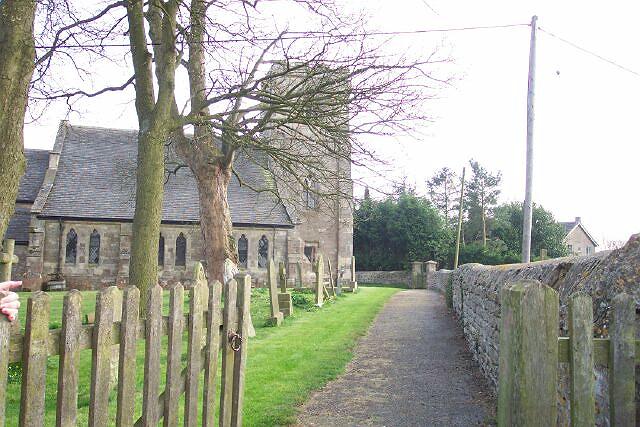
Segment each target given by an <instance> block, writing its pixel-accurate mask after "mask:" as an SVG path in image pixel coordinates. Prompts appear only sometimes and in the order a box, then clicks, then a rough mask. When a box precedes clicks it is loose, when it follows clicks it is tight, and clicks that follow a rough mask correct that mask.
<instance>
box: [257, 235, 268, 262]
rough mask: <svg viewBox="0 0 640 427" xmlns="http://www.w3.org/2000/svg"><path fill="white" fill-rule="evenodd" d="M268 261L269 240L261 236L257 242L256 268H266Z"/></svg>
mask: <svg viewBox="0 0 640 427" xmlns="http://www.w3.org/2000/svg"><path fill="white" fill-rule="evenodd" d="M268 259H269V240H268V239H267V236H265V235H263V236H262V237H261V238H260V241H259V242H258V267H260V268H267V260H268Z"/></svg>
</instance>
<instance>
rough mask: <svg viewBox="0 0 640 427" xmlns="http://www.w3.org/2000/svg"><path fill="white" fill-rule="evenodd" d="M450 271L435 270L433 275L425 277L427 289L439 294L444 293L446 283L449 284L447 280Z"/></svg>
mask: <svg viewBox="0 0 640 427" xmlns="http://www.w3.org/2000/svg"><path fill="white" fill-rule="evenodd" d="M451 273H452V271H451V270H445V269H442V270H437V271H434V272H433V273H431V274H429V275H427V288H429V289H435V290H436V291H438V292H440V293H443V294H444V293H446V291H447V283H449V278H450V277H451Z"/></svg>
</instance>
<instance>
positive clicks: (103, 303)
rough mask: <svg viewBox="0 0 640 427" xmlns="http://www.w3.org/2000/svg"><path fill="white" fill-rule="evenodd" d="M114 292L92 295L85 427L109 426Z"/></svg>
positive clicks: (107, 290)
mask: <svg viewBox="0 0 640 427" xmlns="http://www.w3.org/2000/svg"><path fill="white" fill-rule="evenodd" d="M118 292H119V291H118V288H116V287H115V286H110V287H108V288H104V289H102V290H101V291H100V292H99V293H98V294H97V295H96V320H95V324H94V325H93V344H92V346H93V353H92V358H91V390H90V401H89V425H91V426H92V427H93V426H106V425H108V424H109V392H110V391H111V389H110V385H111V384H110V383H111V356H112V354H113V353H112V344H113V334H112V332H113V319H114V311H115V304H116V302H115V299H116V298H117V297H118V296H117V293H118Z"/></svg>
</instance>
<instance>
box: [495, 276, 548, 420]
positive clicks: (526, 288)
mask: <svg viewBox="0 0 640 427" xmlns="http://www.w3.org/2000/svg"><path fill="white" fill-rule="evenodd" d="M500 321H501V324H500V349H499V350H500V356H499V380H498V425H499V426H528V425H536V426H538V425H539V426H551V425H555V424H556V418H557V402H556V385H557V377H558V322H559V314H558V293H557V292H556V291H555V290H553V289H552V288H550V287H549V286H546V285H543V284H542V283H540V282H538V281H531V280H524V281H521V282H518V283H516V284H514V285H511V286H508V287H505V288H503V289H502V293H501V317H500Z"/></svg>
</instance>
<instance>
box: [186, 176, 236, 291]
mask: <svg viewBox="0 0 640 427" xmlns="http://www.w3.org/2000/svg"><path fill="white" fill-rule="evenodd" d="M193 169H194V174H195V176H196V181H197V183H198V194H199V197H200V228H201V229H202V239H203V247H204V259H205V261H206V263H207V267H206V270H207V277H208V278H209V280H219V281H220V283H222V282H223V273H224V260H225V259H226V258H230V259H231V260H232V261H233V262H235V263H237V262H238V260H237V255H236V251H235V250H234V246H233V245H232V243H231V242H232V240H233V235H232V231H233V226H232V223H231V212H230V211H229V203H228V202H227V187H228V186H229V180H230V179H231V168H230V167H227V168H225V167H222V166H218V165H216V166H212V165H209V164H206V165H199V166H196V167H194V168H193Z"/></svg>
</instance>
